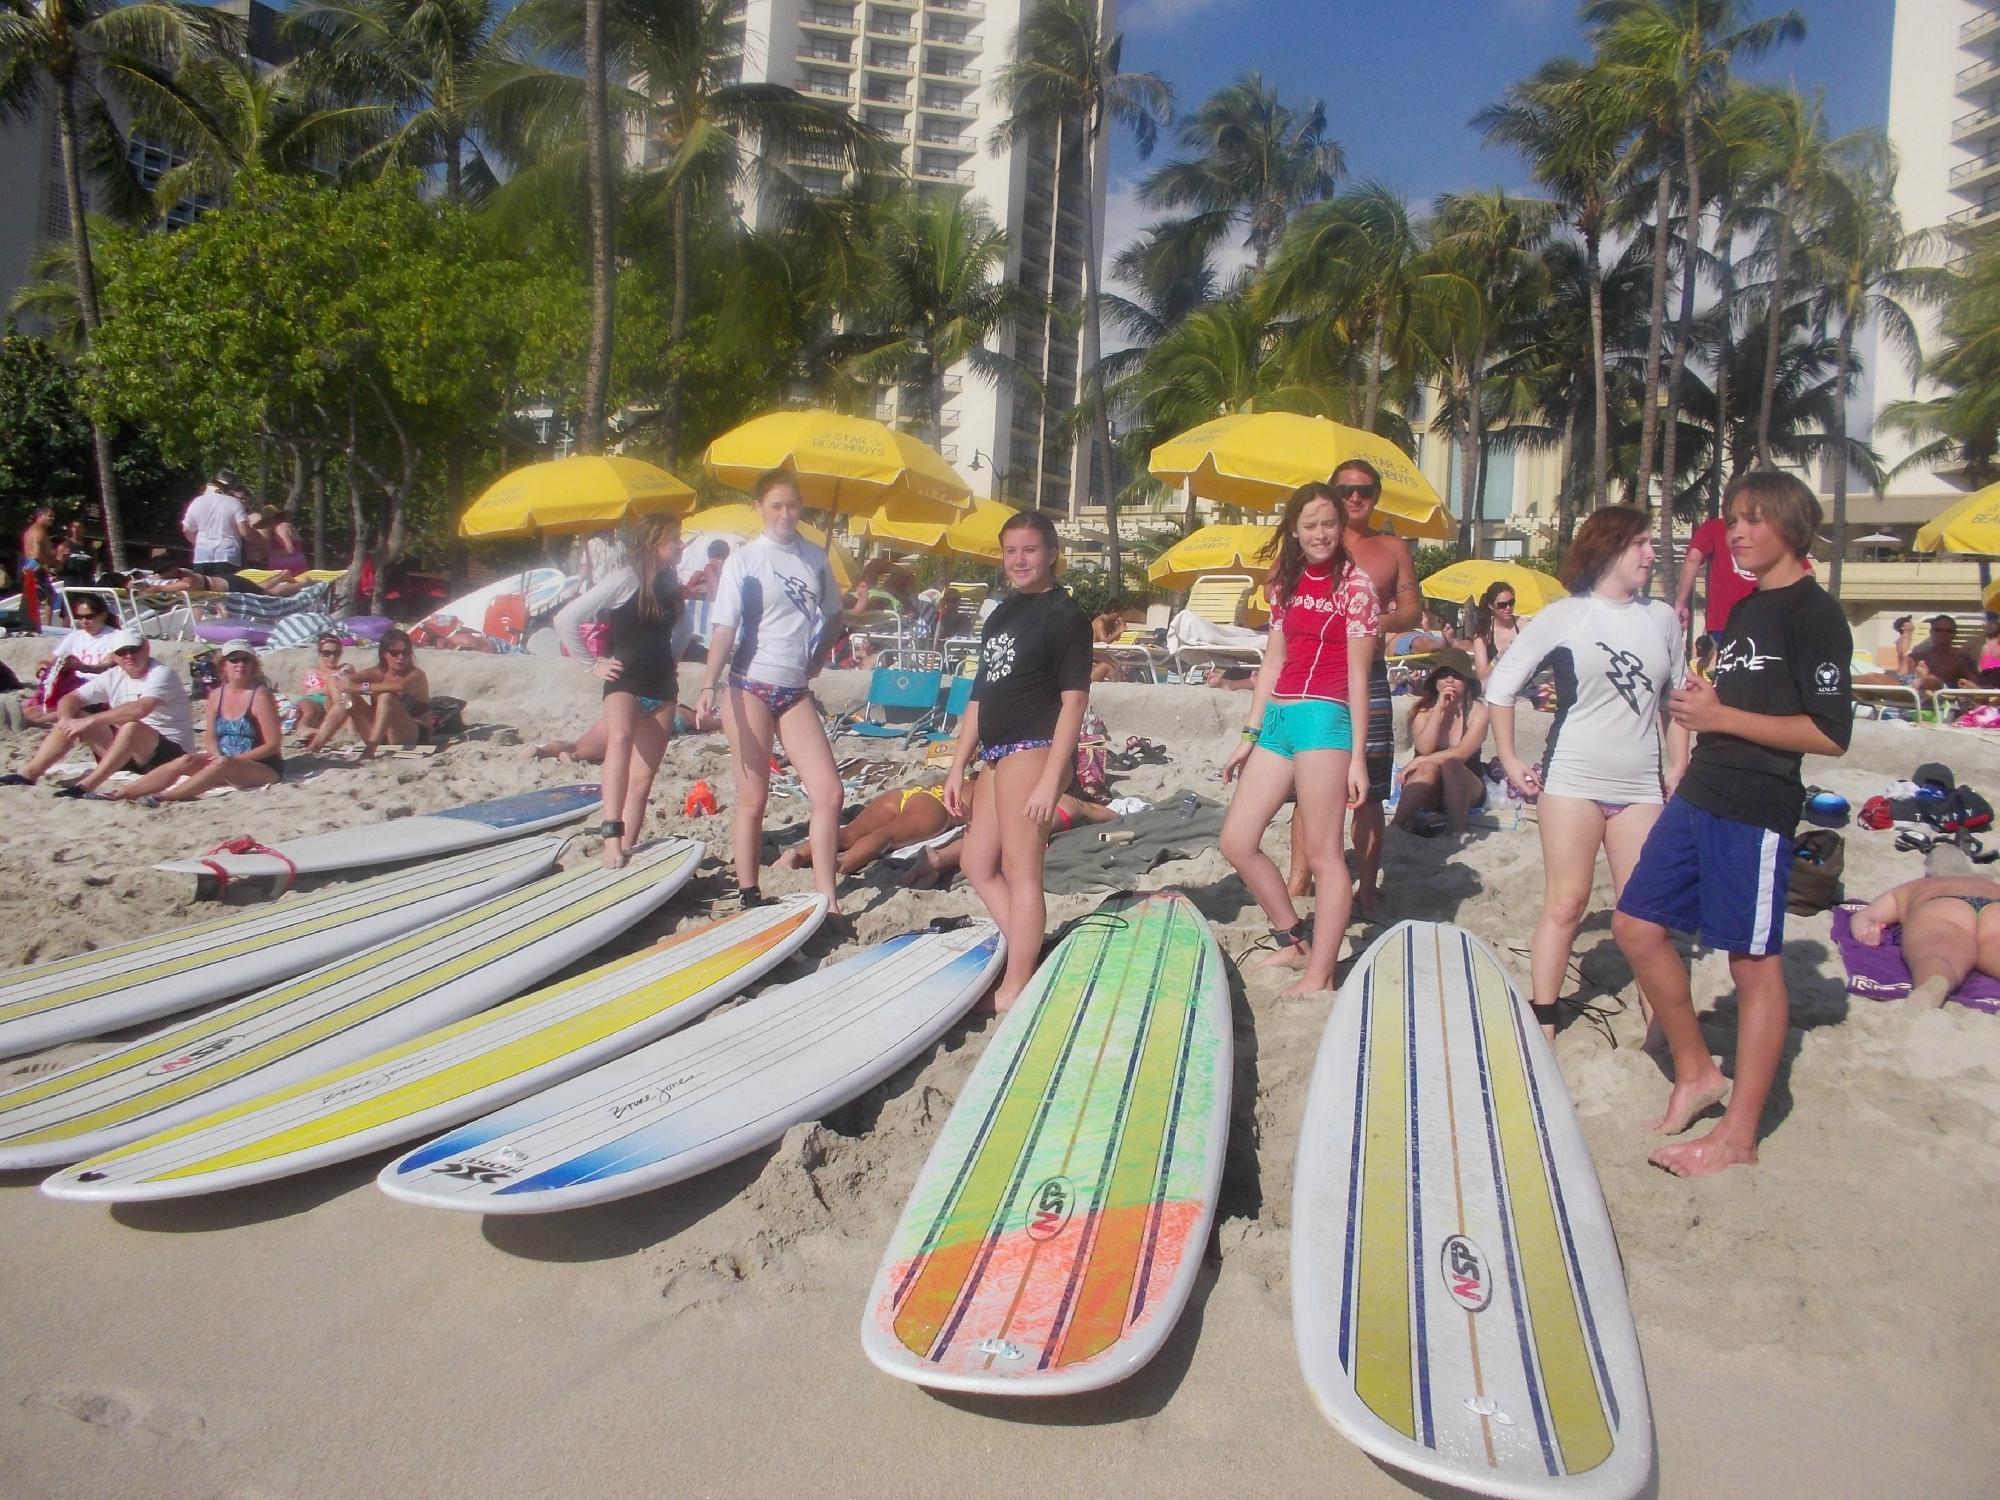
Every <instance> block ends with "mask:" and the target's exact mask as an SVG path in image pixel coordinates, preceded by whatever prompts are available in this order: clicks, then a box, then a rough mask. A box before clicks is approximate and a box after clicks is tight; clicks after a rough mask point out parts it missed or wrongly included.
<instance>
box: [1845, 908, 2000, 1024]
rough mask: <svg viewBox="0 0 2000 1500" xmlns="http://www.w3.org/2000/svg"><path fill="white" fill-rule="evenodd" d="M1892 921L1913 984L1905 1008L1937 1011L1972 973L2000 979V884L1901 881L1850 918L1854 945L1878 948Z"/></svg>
mask: <svg viewBox="0 0 2000 1500" xmlns="http://www.w3.org/2000/svg"><path fill="white" fill-rule="evenodd" d="M1989 913H1990V915H1989ZM1897 922H1900V923H1901V924H1902V927H1903V939H1902V941H1903V962H1904V963H1906V964H1908V965H1909V968H1910V978H1911V979H1912V980H1914V981H1915V982H1916V987H1915V988H1914V989H1912V990H1911V991H1910V1004H1912V1005H1915V1006H1919V1007H1921V1008H1922V1009H1925V1010H1935V1009H1937V1008H1938V1007H1939V1006H1940V1005H1942V1004H1944V1002H1945V1000H1946V999H1947V998H1948V997H1949V996H1950V995H1951V993H1952V991H1954V990H1956V989H1957V988H1958V987H1959V986H1960V985H1962V984H1964V983H1965V981H1966V979H1967V978H1968V977H1969V976H1970V975H1971V974H1972V973H1973V972H1974V971H1975V970H1977V971H1978V972H1979V973H1981V974H1984V975H1986V976H1988V977H1989V978H1994V979H2000V880H1989V879H1987V878H1986V877H1985V876H1983V875H1941V876H1930V875H1927V876H1925V877H1924V878H1923V879H1921V880H1910V881H1905V882H1904V883H1903V884H1902V885H1899V886H1896V887H1894V888H1893V889H1891V890H1886V891H1884V892H1883V893H1882V894H1881V895H1879V896H1877V897H1876V898H1875V899H1874V900H1873V901H1871V902H1869V903H1868V905H1867V906H1865V907H1863V908H1862V909H1861V910H1860V911H1858V912H1856V913H1855V914H1854V923H1853V931H1854V938H1855V941H1856V942H1859V943H1864V944H1866V945H1867V946H1868V947H1870V948H1876V947H1880V946H1881V943H1882V929H1883V928H1884V927H1887V926H1889V925H1890V924H1892V923H1897Z"/></svg>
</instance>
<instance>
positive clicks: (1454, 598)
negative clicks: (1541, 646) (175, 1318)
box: [1423, 558, 1569, 615]
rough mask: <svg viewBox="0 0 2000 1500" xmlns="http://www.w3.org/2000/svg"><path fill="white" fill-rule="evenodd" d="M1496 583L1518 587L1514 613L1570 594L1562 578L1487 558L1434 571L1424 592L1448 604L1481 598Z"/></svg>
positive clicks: (1529, 609)
mask: <svg viewBox="0 0 2000 1500" xmlns="http://www.w3.org/2000/svg"><path fill="white" fill-rule="evenodd" d="M1495 583H1504V584H1506V585H1508V586H1509V587H1510V588H1512V589H1513V590H1514V612H1515V613H1516V614H1517V615H1531V614H1533V613H1534V612H1535V611H1536V610H1538V609H1540V608H1542V606H1543V605H1546V604H1553V603H1555V602H1556V600H1558V599H1562V598H1566V597H1568V594H1569V590H1568V589H1566V588H1564V587H1563V586H1562V582H1561V580H1560V579H1555V578H1551V577H1550V576H1549V575H1548V574H1546V573H1538V572H1536V571H1535V570H1534V569H1533V568H1524V567H1522V566H1521V565H1520V564H1519V563H1510V562H1492V561H1489V560H1487V559H1483V558H1473V559H1471V560H1469V561H1466V562H1455V563H1453V564H1452V565H1451V566H1450V567H1448V568H1444V569H1441V570H1440V571H1438V572H1436V573H1433V574H1431V576H1430V577H1428V578H1426V579H1425V580H1424V581H1423V591H1424V593H1425V595H1426V596H1427V597H1429V598H1432V599H1438V600H1442V601H1443V602H1444V603H1446V604H1463V603H1464V602H1465V601H1466V600H1468V599H1477V598H1479V596H1480V595H1482V594H1484V593H1485V592H1486V590H1487V588H1488V587H1489V586H1491V585H1492V584H1495Z"/></svg>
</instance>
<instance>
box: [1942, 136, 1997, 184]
mask: <svg viewBox="0 0 2000 1500" xmlns="http://www.w3.org/2000/svg"><path fill="white" fill-rule="evenodd" d="M1996 182H2000V147H1988V148H1987V151H1986V154H1985V155H1984V156H1980V157H1976V158H1974V159H1973V160H1971V161H1968V162H1960V163H1959V164H1958V165H1957V166H1955V167H1953V168H1952V169H1951V188H1952V191H1953V192H1955V193H1965V194H1968V195H1970V194H1973V193H1977V192H1979V190H1980V189H1982V188H1985V187H1988V186H1990V185H1991V184H1993V183H1996Z"/></svg>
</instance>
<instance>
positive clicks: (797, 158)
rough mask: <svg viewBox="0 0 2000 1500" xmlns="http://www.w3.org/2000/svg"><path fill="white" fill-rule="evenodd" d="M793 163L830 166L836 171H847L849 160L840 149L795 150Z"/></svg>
mask: <svg viewBox="0 0 2000 1500" xmlns="http://www.w3.org/2000/svg"><path fill="white" fill-rule="evenodd" d="M791 160H792V164H793V165H794V166H800V167H830V168H832V169H833V170H834V171H836V172H840V171H845V170H846V167H847V161H846V159H845V158H844V157H842V156H841V154H840V153H839V152H838V151H794V152H793V153H792V154H791Z"/></svg>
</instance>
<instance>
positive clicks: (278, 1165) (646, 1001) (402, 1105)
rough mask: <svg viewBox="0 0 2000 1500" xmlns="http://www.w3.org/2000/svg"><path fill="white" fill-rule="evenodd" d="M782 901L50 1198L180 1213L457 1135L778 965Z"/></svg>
mask: <svg viewBox="0 0 2000 1500" xmlns="http://www.w3.org/2000/svg"><path fill="white" fill-rule="evenodd" d="M826 906H827V903H826V898H825V897H824V896H821V895H818V894H817V893H815V894H812V895H805V896H791V897H787V898H785V899H784V900H782V901H775V902H772V903H771V904H769V905H767V906H759V907H753V908H751V909H750V910H748V911H741V912H738V913H736V914H735V915H734V916H730V917H725V918H723V919H722V920H720V921H716V922H703V923H700V924H698V925H696V926H693V927H690V928H687V929H686V930H684V931H681V932H677V933H675V934H674V935H673V936H672V937H670V938H666V939H663V940H662V941H661V942H659V943H657V944H655V945H654V946H653V947H651V948H647V949H645V950H643V951H641V952H639V953H634V954H629V955H627V956H626V957H624V958H620V959H617V960H614V961H613V962H611V963H608V964H605V965H603V966H602V967H600V968H596V969H592V970H590V971H589V972H587V973H585V974H581V975H578V976H576V977H573V978H570V979H565V980H563V981H561V982H560V983H558V984H553V985H550V986H549V987H548V988H546V989H541V990H537V991H535V993H534V994H532V995H523V996H522V997H521V998H520V999H518V1000H510V1001H508V1002H507V1003H506V1004H505V1005H501V1006H496V1007H495V1008H494V1009H492V1010H489V1011H485V1012H482V1013H481V1014H479V1015H476V1016H472V1017H470V1018H469V1019H467V1020H464V1021H460V1022H458V1023H457V1024H456V1025H452V1026H447V1027H445V1028H444V1029H442V1030H440V1031H432V1032H426V1033H425V1034H424V1035H423V1036H420V1037H418V1038H417V1039H416V1040H415V1041H411V1042H405V1043H404V1044H403V1045H402V1046H400V1047H392V1048H390V1049H389V1050H388V1051H386V1052H377V1053H374V1054H372V1055H371V1056H368V1057H364V1058H362V1059H361V1060H360V1061H358V1062H353V1063H349V1064H348V1065H347V1066H346V1067H344V1068H335V1069H333V1070H332V1071H330V1072H326V1073H320V1074H316V1075H315V1076H313V1077H311V1078H308V1079H306V1080H305V1081H304V1082H303V1083H297V1084H293V1085H292V1086H291V1087H290V1088H286V1089H280V1090H278V1091H277V1092H275V1093H270V1094H260V1095H259V1096H258V1097H256V1098H255V1099H249V1100H246V1101H245V1102H243V1103H242V1104H239V1105H236V1106H235V1107H234V1108H232V1109H226V1110H223V1111H221V1112H219V1113H217V1114H212V1115H204V1116H202V1117H201V1118H200V1119H197V1120H193V1121H190V1122H189V1123H188V1124H186V1125H183V1126H181V1127H179V1128H178V1129H176V1130H168V1131H163V1132H161V1133H160V1134H158V1135H152V1136H148V1137H146V1138H145V1139H144V1140H140V1141H134V1142H133V1143H132V1144H131V1145H129V1146H124V1147H121V1148H119V1149H118V1150H115V1151H108V1152H106V1153H105V1154H104V1155H102V1156H95V1157H92V1158H91V1159H90V1160H88V1161H84V1162H79V1163H78V1164H77V1165H76V1166H74V1167H71V1168H69V1169H68V1170H66V1171H63V1172H59V1173H57V1174H56V1175H55V1176H53V1177H51V1178H50V1179H49V1180H48V1181H47V1182H45V1183H43V1184H42V1191H43V1192H45V1193H47V1194H49V1195H50V1196H51V1197H55V1198H75V1199H79V1200H82V1201H85V1202H102V1203H130V1202H137V1201H141V1200H146V1199H155V1198H187V1197H193V1196H195V1195H196V1194H199V1193H214V1192H221V1191H222V1190H224V1189H226V1188H235V1187H243V1186H245V1185H247V1184H249V1183H254V1182H269V1181H271V1180H273V1179H275V1178H280V1177H289V1176H291V1175H292V1174H294V1173H297V1172H305V1171H309V1170H311V1169H312V1168H314V1167H320V1166H325V1165H327V1164H328V1163H330V1162H336V1161H346V1160H348V1159H349V1158H351V1157H356V1156H362V1155H365V1154H366V1153H368V1152H370V1151H374V1150H377V1149H379V1148H381V1147H383V1146H393V1145H395V1144H396V1143H397V1142H398V1141H407V1140H411V1139H413V1138H418V1137H422V1136H426V1135H429V1134H430V1133H431V1132H432V1131H435V1130H442V1129H444V1128H445V1127H446V1126H449V1125H454V1124H457V1123H458V1122H459V1121H460V1120H469V1119H472V1118H474V1117H475V1116H477V1115H480V1114H483V1113H484V1112H486V1111H487V1110H489V1109H494V1108H497V1107H498V1106H500V1105H503V1104H509V1103H511V1102H513V1101H514V1100H516V1099H521V1098H525V1097H526V1096H528V1095H530V1094H533V1093H536V1092H537V1091H539V1090H541V1089H544V1088H547V1087H549V1086H550V1085H552V1084H556V1083H560V1082H561V1081H562V1080H564V1079H566V1078H571V1077H574V1076H575V1075H576V1074H578V1073H581V1072H583V1071H585V1070H586V1069H588V1068H591V1067H594V1066H596V1065H597V1064H599V1063H601V1062H604V1061H606V1060H607V1059H610V1058H613V1057H617V1056H618V1055H620V1054H621V1053H624V1052H629V1051H630V1050H631V1049H632V1048H634V1047H637V1046H641V1045H643V1044H644V1043H646V1042H650V1041H653V1040H654V1039H656V1038H658V1037H660V1036H664V1035H665V1034H667V1033H668V1032H671V1031H674V1030H677V1029H678V1028H680V1027H682V1026H685V1025H687V1024H688V1023H689V1022H690V1021H693V1020H696V1019H697V1018H699V1017H700V1016H702V1015H704V1014H705V1013H706V1012H707V1011H708V1010H710V1009H711V1008H712V1007H714V1006H716V1005H719V1004H720V1003H721V1002H722V1001H724V1000H727V999H728V998H729V997H730V996H731V995H734V994H736V993H737V992H738V991H740V990H741V989H743V987H744V986H746V985H748V984H751V983H753V982H754V981H755V980H756V979H758V978H759V977H760V976H761V975H763V974H765V973H767V972H768V971H769V970H770V969H772V968H773V967H775V966H776V965H778V964H780V963H782V962H784V961H785V959H787V958H789V957H790V956H791V955H792V954H793V953H794V952H796V951H797V950H798V947H799V945H800V944H802V943H803V942H805V940H806V939H807V938H809V937H810V936H812V934H813V932H814V930H815V929H817V928H818V926H819V924H820V922H821V921H822V920H824V918H825V916H826Z"/></svg>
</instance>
